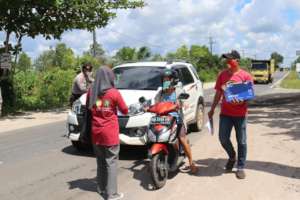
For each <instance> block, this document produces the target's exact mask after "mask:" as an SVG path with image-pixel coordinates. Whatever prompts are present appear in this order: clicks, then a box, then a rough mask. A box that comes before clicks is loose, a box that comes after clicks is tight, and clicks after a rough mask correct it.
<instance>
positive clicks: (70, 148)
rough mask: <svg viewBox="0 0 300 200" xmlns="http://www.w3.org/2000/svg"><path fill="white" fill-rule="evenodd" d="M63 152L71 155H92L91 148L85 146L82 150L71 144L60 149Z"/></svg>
mask: <svg viewBox="0 0 300 200" xmlns="http://www.w3.org/2000/svg"><path fill="white" fill-rule="evenodd" d="M61 151H62V152H63V153H65V154H69V155H73V156H84V157H94V156H95V155H94V152H93V150H92V149H91V148H87V149H84V150H80V151H79V150H77V149H75V148H74V147H73V146H72V145H70V146H67V147H65V148H63V149H62V150H61Z"/></svg>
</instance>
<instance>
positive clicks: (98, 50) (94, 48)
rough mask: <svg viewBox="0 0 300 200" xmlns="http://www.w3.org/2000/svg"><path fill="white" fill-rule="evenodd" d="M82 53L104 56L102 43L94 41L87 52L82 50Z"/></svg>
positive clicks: (98, 56)
mask: <svg viewBox="0 0 300 200" xmlns="http://www.w3.org/2000/svg"><path fill="white" fill-rule="evenodd" d="M84 54H89V55H91V56H94V57H97V58H101V57H103V56H104V54H105V51H104V49H103V47H102V45H101V44H99V43H97V42H96V44H95V45H94V44H91V45H90V48H89V50H88V51H87V52H84ZM94 54H95V55H94Z"/></svg>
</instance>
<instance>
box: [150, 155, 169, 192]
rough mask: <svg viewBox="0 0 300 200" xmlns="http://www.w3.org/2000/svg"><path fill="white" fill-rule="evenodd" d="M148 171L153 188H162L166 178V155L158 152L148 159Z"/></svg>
mask: <svg viewBox="0 0 300 200" xmlns="http://www.w3.org/2000/svg"><path fill="white" fill-rule="evenodd" d="M150 173H151V177H152V181H153V184H154V187H155V189H160V188H162V187H163V186H164V185H165V184H166V182H167V179H168V155H165V154H164V153H163V152H160V153H158V154H156V155H154V156H153V157H152V159H151V161H150Z"/></svg>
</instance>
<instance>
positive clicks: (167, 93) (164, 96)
mask: <svg viewBox="0 0 300 200" xmlns="http://www.w3.org/2000/svg"><path fill="white" fill-rule="evenodd" d="M177 83H178V73H177V71H175V70H170V69H166V70H165V71H164V73H163V75H162V92H161V93H160V96H159V97H158V99H157V100H158V101H159V102H166V101H170V102H173V103H176V104H178V105H180V102H179V101H178V99H177V97H178V96H179V93H180V92H179V91H178V90H180V89H182V88H178V87H176V85H177ZM176 88H178V89H177V90H176ZM177 93H178V94H177ZM180 107H181V106H180ZM170 114H171V115H172V116H174V117H175V118H176V122H177V137H178V139H179V141H180V144H181V145H182V147H183V150H184V152H185V155H186V156H187V157H188V159H189V165H190V171H191V173H196V172H197V171H198V168H197V167H196V165H195V163H194V162H193V159H192V151H191V147H190V145H189V143H188V139H187V136H186V132H187V129H186V126H185V124H184V121H183V114H182V110H181V108H180V111H178V112H172V113H170Z"/></svg>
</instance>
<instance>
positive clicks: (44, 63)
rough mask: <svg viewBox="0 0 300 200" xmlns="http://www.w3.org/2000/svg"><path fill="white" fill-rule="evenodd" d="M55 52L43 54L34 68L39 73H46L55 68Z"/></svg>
mask: <svg viewBox="0 0 300 200" xmlns="http://www.w3.org/2000/svg"><path fill="white" fill-rule="evenodd" d="M54 60H55V51H54V50H52V49H50V50H47V51H44V52H42V54H41V55H39V57H38V58H37V59H36V60H35V62H34V67H35V69H36V70H38V71H46V70H49V69H51V68H53V67H55V62H54Z"/></svg>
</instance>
